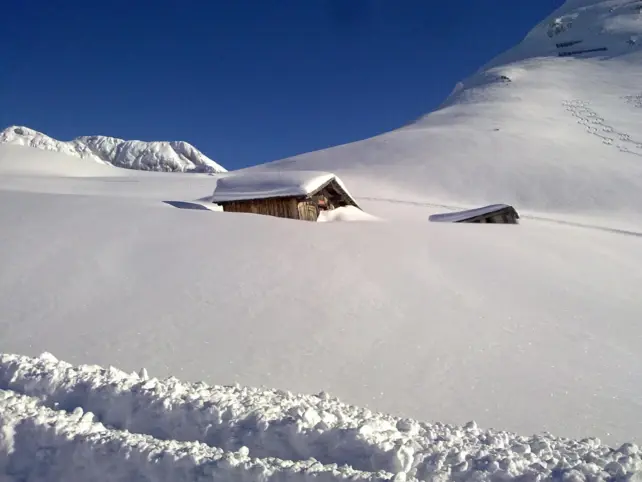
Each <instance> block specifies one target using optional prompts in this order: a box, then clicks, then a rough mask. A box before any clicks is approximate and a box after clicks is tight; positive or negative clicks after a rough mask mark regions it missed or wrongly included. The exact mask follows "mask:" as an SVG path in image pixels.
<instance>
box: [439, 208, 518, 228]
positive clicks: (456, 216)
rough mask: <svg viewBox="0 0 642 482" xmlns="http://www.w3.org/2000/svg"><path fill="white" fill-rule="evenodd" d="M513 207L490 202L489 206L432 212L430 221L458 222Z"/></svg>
mask: <svg viewBox="0 0 642 482" xmlns="http://www.w3.org/2000/svg"><path fill="white" fill-rule="evenodd" d="M506 208H508V209H514V208H513V207H512V206H509V205H508V204H491V205H490V206H484V207H481V208H475V209H468V210H466V211H457V212H453V213H443V214H433V215H432V216H430V218H429V219H430V221H435V222H442V223H458V222H461V221H464V220H466V219H470V218H474V217H475V216H482V215H484V214H490V213H494V212H497V211H500V210H502V209H506Z"/></svg>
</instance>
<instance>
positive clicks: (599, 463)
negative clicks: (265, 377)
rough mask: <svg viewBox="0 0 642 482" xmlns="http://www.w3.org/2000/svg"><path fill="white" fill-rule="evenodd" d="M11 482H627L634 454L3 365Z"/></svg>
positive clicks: (0, 467)
mask: <svg viewBox="0 0 642 482" xmlns="http://www.w3.org/2000/svg"><path fill="white" fill-rule="evenodd" d="M0 428H2V430H0V478H2V475H3V474H4V475H5V476H7V477H9V480H47V481H58V480H60V481H62V480H65V481H76V480H77V481H81V480H82V481H85V480H98V479H101V480H103V479H104V478H105V473H106V471H109V480H123V481H125V480H127V481H129V480H147V481H157V480H159V481H160V480H172V481H194V480H230V481H236V480H238V481H257V482H259V481H261V482H262V481H268V480H269V481H272V480H273V481H277V480H278V481H285V480H287V481H308V480H310V481H312V480H314V481H338V480H351V481H354V480H364V481H366V480H367V481H385V480H395V481H405V480H435V481H446V480H456V481H464V480H474V481H485V480H489V481H505V480H509V479H513V478H518V477H519V478H520V480H533V481H534V480H547V479H548V480H551V479H555V480H568V481H580V480H591V481H599V480H627V479H631V478H632V477H637V476H638V474H639V473H640V471H642V459H641V456H640V452H639V449H638V447H637V446H636V445H634V444H624V445H622V446H621V447H619V448H618V449H613V448H610V447H607V446H605V445H602V444H601V443H600V441H599V440H597V439H584V440H581V441H576V440H568V439H561V438H556V437H553V436H551V435H549V434H542V435H537V436H532V437H520V436H516V435H514V434H511V433H508V432H497V431H491V430H488V431H485V430H481V429H479V428H478V427H477V426H476V424H475V423H474V422H470V423H468V424H467V425H466V426H465V427H457V426H450V425H442V424H426V423H421V422H418V421H415V420H410V419H400V418H394V417H391V416H388V415H384V414H380V413H373V412H371V411H370V410H367V409H360V408H357V407H354V406H349V405H345V404H343V403H341V402H339V401H338V400H337V399H335V398H332V397H330V396H329V395H327V394H325V393H320V394H319V395H315V396H309V395H308V396H306V395H295V394H292V393H290V392H284V391H278V390H263V389H258V388H245V387H240V386H234V387H230V386H208V385H206V384H204V383H192V384H188V383H182V382H180V381H179V380H177V379H176V378H173V377H170V378H168V379H165V380H159V379H156V378H149V376H148V375H147V372H146V371H145V370H144V369H143V370H141V371H140V373H138V374H136V373H132V374H127V373H125V372H122V371H120V370H117V369H115V368H113V367H110V368H108V369H105V368H101V367H99V366H87V365H85V366H79V367H74V366H72V365H70V364H68V363H65V362H61V361H58V360H57V359H56V358H55V357H53V356H52V355H50V354H47V353H45V354H43V355H41V356H40V357H39V358H29V357H24V356H17V355H6V354H5V355H0Z"/></svg>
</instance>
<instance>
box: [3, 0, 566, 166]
mask: <svg viewBox="0 0 642 482" xmlns="http://www.w3.org/2000/svg"><path fill="white" fill-rule="evenodd" d="M562 3H563V1H562V0H529V1H526V0H522V1H516V0H492V1H488V0H448V1H445V0H443V1H434V0H210V1H205V0H202V1H198V0H194V1H189V0H183V1H180V2H179V1H178V0H176V1H165V0H139V1H123V0H110V1H109V2H87V1H86V0H83V1H82V2H81V1H76V0H67V1H65V2H52V1H50V0H32V1H29V2H19V1H14V2H10V3H9V4H7V5H5V6H4V7H3V12H2V17H0V42H1V44H2V45H3V55H2V65H1V68H0V129H1V128H5V127H7V126H9V125H14V124H20V125H26V126H28V127H31V128H34V129H36V130H40V131H43V132H45V133H47V134H49V135H50V136H52V137H55V138H58V139H61V140H69V139H71V138H73V137H76V136H79V135H94V134H102V135H111V136H116V137H122V138H127V139H143V140H185V141H188V142H190V143H192V144H194V145H195V146H196V147H197V148H199V149H200V150H202V151H203V152H204V153H205V154H207V155H208V156H210V157H212V158H213V159H215V160H217V161H218V162H220V163H221V164H223V165H224V166H225V167H227V168H228V169H232V168H238V167H243V166H247V165H252V164H258V163H262V162H267V161H271V160H274V159H280V158H283V157H287V156H290V155H294V154H298V153H302V152H307V151H311V150H316V149H321V148H324V147H329V146H332V145H336V144H342V143H345V142H350V141H354V140H358V139H363V138H366V137H371V136H373V135H376V134H379V133H381V132H385V131H388V130H391V129H394V128H396V127H399V126H401V125H403V124H405V123H407V122H408V121H410V120H413V119H415V118H417V117H419V116H421V115H422V114H424V113H426V112H428V111H430V110H431V109H433V108H435V107H436V106H437V105H438V104H439V103H440V102H441V101H442V100H443V99H444V98H445V97H446V96H447V95H448V94H449V92H450V91H451V90H452V88H453V87H454V85H455V83H456V82H457V81H459V80H461V79H462V78H464V77H466V76H468V75H470V74H471V73H472V72H473V71H475V70H476V69H477V68H478V67H479V66H480V65H481V64H483V63H485V62H486V61H488V60H490V59H491V58H492V57H493V56H495V55H496V54H498V53H500V52H502V51H503V50H506V49H507V48H509V47H511V46H512V45H514V44H515V43H517V42H518V41H520V40H521V39H522V38H523V36H524V35H525V34H526V32H527V31H528V30H529V29H530V28H531V27H532V26H534V25H535V23H537V22H539V21H540V20H541V19H542V18H544V17H545V16H546V15H548V14H549V13H550V12H552V11H553V10H554V9H555V8H557V7H559V6H560V5H561V4H562Z"/></svg>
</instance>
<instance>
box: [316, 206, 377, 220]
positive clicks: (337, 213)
mask: <svg viewBox="0 0 642 482" xmlns="http://www.w3.org/2000/svg"><path fill="white" fill-rule="evenodd" d="M379 220H380V219H379V218H377V217H376V216H373V215H372V214H368V213H364V212H363V211H362V210H361V209H359V208H357V207H354V206H342V207H339V208H336V209H331V210H328V211H321V212H320V213H319V217H318V218H317V222H318V223H331V222H337V221H341V222H346V221H379Z"/></svg>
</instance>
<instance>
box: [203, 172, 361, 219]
mask: <svg viewBox="0 0 642 482" xmlns="http://www.w3.org/2000/svg"><path fill="white" fill-rule="evenodd" d="M212 202H213V203H216V204H218V205H220V206H221V207H222V208H223V211H226V212H236V213H253V214H264V215H268V216H277V217H280V218H290V219H302V220H306V221H316V220H317V218H318V217H319V213H320V212H321V211H325V210H332V209H336V208H338V207H343V206H354V207H356V208H359V206H358V205H357V203H356V201H355V200H354V199H353V198H352V196H351V195H350V194H349V193H348V190H347V189H346V188H345V186H344V185H343V183H342V182H341V180H340V179H339V178H338V177H337V176H335V175H334V174H331V173H327V172H316V171H259V172H247V173H241V172H239V173H233V174H229V175H224V176H222V177H220V178H219V179H218V181H217V184H216V188H215V189H214V194H213V195H212Z"/></svg>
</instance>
